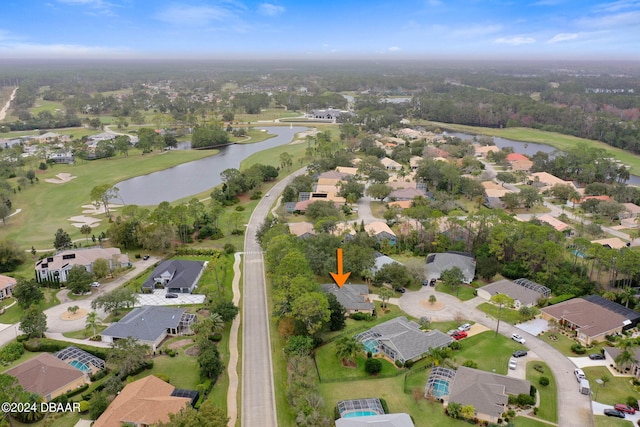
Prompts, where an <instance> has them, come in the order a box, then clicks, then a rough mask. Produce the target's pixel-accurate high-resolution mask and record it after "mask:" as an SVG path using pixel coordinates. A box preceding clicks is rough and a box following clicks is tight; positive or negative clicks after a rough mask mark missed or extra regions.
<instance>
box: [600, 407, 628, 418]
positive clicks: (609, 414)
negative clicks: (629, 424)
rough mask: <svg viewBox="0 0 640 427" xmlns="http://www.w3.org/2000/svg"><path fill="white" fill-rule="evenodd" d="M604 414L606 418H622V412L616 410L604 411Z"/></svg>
mask: <svg viewBox="0 0 640 427" xmlns="http://www.w3.org/2000/svg"><path fill="white" fill-rule="evenodd" d="M604 414H605V415H606V416H607V417H618V418H624V412H622V411H618V410H617V409H605V410H604Z"/></svg>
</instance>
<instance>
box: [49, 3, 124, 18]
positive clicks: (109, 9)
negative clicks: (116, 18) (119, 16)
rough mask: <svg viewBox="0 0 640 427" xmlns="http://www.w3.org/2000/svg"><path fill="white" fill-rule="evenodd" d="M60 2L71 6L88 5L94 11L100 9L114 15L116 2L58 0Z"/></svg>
mask: <svg viewBox="0 0 640 427" xmlns="http://www.w3.org/2000/svg"><path fill="white" fill-rule="evenodd" d="M56 1H57V2H58V3H60V4H66V5H69V6H86V7H88V8H89V9H91V10H93V11H98V12H99V13H102V14H104V15H112V16H113V15H114V13H113V8H114V6H115V5H114V4H113V3H111V2H108V1H104V0H56Z"/></svg>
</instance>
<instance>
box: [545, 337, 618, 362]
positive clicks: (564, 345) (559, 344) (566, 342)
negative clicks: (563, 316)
mask: <svg viewBox="0 0 640 427" xmlns="http://www.w3.org/2000/svg"><path fill="white" fill-rule="evenodd" d="M555 337H556V338H555V339H550V338H549V332H548V331H547V332H545V333H543V334H542V336H541V339H543V340H544V341H545V342H546V343H549V344H550V345H552V346H553V347H555V348H556V350H558V351H559V352H561V353H562V354H564V355H565V356H567V357H580V356H587V355H589V354H590V353H600V349H602V348H603V347H605V346H606V345H607V344H606V343H604V342H603V343H600V344H597V345H595V346H593V347H591V348H589V349H588V350H587V352H586V353H585V354H582V355H580V354H576V353H574V352H573V351H572V350H571V346H572V345H574V344H576V343H577V341H574V340H573V339H571V338H569V337H567V336H566V335H563V334H561V333H557V334H555Z"/></svg>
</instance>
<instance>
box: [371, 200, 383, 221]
mask: <svg viewBox="0 0 640 427" xmlns="http://www.w3.org/2000/svg"><path fill="white" fill-rule="evenodd" d="M370 206H371V213H372V214H373V216H375V217H376V218H381V219H382V218H384V216H383V215H384V213H385V212H386V211H387V207H386V206H385V204H384V203H383V202H378V201H372V202H371V204H370Z"/></svg>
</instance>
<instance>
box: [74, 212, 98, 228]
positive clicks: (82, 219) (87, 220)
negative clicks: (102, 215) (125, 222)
mask: <svg viewBox="0 0 640 427" xmlns="http://www.w3.org/2000/svg"><path fill="white" fill-rule="evenodd" d="M68 219H69V221H71V225H73V226H74V227H77V228H82V226H83V225H85V224H86V225H88V226H89V227H91V228H93V227H97V226H99V225H100V220H99V219H98V218H93V217H91V216H84V215H78V216H72V217H70V218H68Z"/></svg>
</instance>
